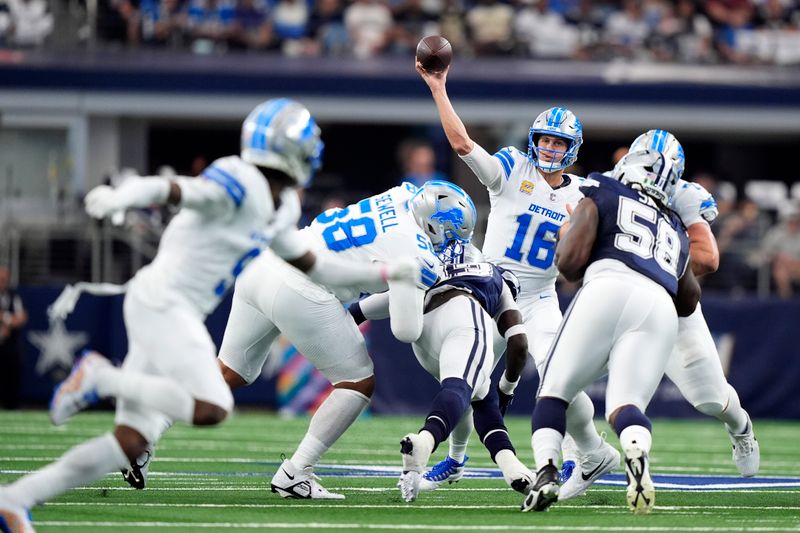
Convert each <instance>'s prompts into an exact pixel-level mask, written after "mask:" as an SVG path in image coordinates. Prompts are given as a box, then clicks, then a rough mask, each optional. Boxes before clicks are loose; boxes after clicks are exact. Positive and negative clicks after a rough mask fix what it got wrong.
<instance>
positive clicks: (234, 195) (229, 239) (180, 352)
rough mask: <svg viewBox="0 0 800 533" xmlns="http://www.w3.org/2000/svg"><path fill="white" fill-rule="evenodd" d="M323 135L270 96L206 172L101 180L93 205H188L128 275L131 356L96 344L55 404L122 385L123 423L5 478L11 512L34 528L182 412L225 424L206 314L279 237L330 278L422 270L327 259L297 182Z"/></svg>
mask: <svg viewBox="0 0 800 533" xmlns="http://www.w3.org/2000/svg"><path fill="white" fill-rule="evenodd" d="M319 135H320V132H319V128H318V127H317V125H316V122H315V121H314V119H313V118H312V117H311V115H310V113H309V112H308V110H306V109H305V108H304V107H303V106H302V105H300V104H298V103H296V102H293V101H291V100H287V99H279V100H270V101H268V102H265V103H264V104H262V105H260V106H258V107H257V108H256V109H255V110H254V111H253V112H252V113H251V114H250V116H248V118H247V119H246V120H245V122H244V125H243V132H242V155H241V157H238V156H231V157H227V158H223V159H219V160H217V161H215V162H214V163H213V164H212V165H211V166H210V167H209V168H207V169H206V170H205V171H204V172H203V173H202V175H201V176H199V177H197V178H184V177H178V178H175V179H164V178H159V177H150V178H139V177H131V178H129V179H127V180H126V181H125V182H123V183H122V184H121V185H120V186H119V187H117V188H116V189H114V188H111V187H108V186H104V185H101V186H99V187H96V188H95V189H93V190H92V191H90V192H89V194H88V195H87V196H86V211H87V212H88V213H89V215H91V216H92V217H95V218H104V217H107V216H112V215H115V214H117V213H122V212H124V211H125V210H126V209H129V208H137V207H148V206H151V205H154V204H172V205H176V206H179V207H180V208H181V211H180V212H179V214H178V215H176V217H175V218H174V219H173V220H172V222H171V223H170V224H169V226H168V228H167V230H166V231H165V233H164V236H163V239H162V241H161V243H160V246H159V250H158V253H157V255H156V258H155V259H154V260H153V262H152V263H151V264H150V265H148V266H147V267H145V268H143V269H142V270H141V271H139V273H137V275H136V276H135V277H134V278H133V280H132V281H131V282H130V283H129V285H128V291H127V294H126V296H125V301H124V319H125V326H126V330H127V334H128V355H127V357H126V358H125V362H124V364H123V366H122V368H115V367H114V366H112V365H111V363H110V362H109V361H108V360H107V359H105V358H104V357H103V356H101V355H100V354H97V353H95V352H90V353H88V354H86V355H84V356H83V357H82V358H81V359H80V361H79V362H77V363H76V365H75V367H74V368H73V371H72V373H71V374H70V376H69V377H68V378H67V379H66V380H65V381H64V382H63V383H62V384H61V385H60V386H59V387H58V388H57V389H56V391H55V393H54V396H53V400H52V402H51V405H50V417H51V420H52V421H53V423H54V424H56V425H60V424H63V423H64V422H65V421H66V420H67V419H69V418H70V417H71V416H73V415H74V414H76V413H77V412H78V411H80V410H81V409H83V408H85V407H86V406H88V405H90V404H91V403H93V402H95V401H97V400H98V399H99V398H103V397H115V398H116V399H117V414H116V427H115V430H114V432H113V433H106V434H105V435H103V436H101V437H98V438H95V439H92V440H90V441H88V442H86V443H84V444H82V445H80V446H77V447H75V448H73V449H72V450H70V451H69V452H67V453H66V454H65V455H64V456H63V457H62V458H61V459H59V460H58V461H57V462H55V463H53V464H52V465H50V466H48V467H47V468H45V469H42V470H39V471H36V472H33V473H31V474H29V475H27V476H25V477H23V478H21V479H18V480H17V481H15V482H14V483H12V484H11V485H9V486H5V487H2V488H0V517H2V518H3V519H4V520H5V521H6V523H18V524H22V525H23V526H24V527H23V530H27V529H32V527H30V522H29V521H28V518H27V516H26V515H27V512H26V510H27V509H29V508H30V507H31V506H33V505H35V504H37V503H42V502H45V501H47V500H50V499H51V498H52V497H54V496H56V495H58V494H60V493H62V492H64V491H65V490H67V489H69V488H72V487H76V486H83V485H88V484H90V483H91V482H93V481H95V480H97V479H99V478H101V477H103V476H105V475H106V474H107V473H109V472H112V471H114V470H118V469H122V468H123V467H126V466H128V464H129V461H134V460H136V459H137V458H139V457H140V456H141V455H142V454H143V453H144V452H145V450H146V449H147V447H148V445H150V444H152V443H154V442H155V441H156V440H157V439H158V437H159V436H160V435H161V432H162V431H163V430H164V429H165V427H166V426H168V425H169V424H170V423H172V421H181V422H185V423H188V424H194V425H214V424H217V423H219V422H221V421H222V420H224V419H225V417H226V416H227V414H228V413H229V412H230V411H231V409H232V408H233V396H232V394H231V391H230V389H229V387H228V385H227V384H226V382H225V380H224V379H223V376H222V373H221V372H220V368H219V366H218V363H217V361H216V357H215V355H216V349H215V346H214V343H213V342H212V340H211V337H210V335H209V334H208V331H207V330H206V329H205V325H204V324H203V321H204V320H205V318H206V315H207V314H208V313H209V312H211V311H212V310H213V309H214V308H215V307H216V305H217V303H218V302H219V300H220V299H221V298H222V296H223V295H224V294H225V292H226V289H228V288H229V287H230V286H231V285H232V284H233V280H234V278H236V277H237V276H238V275H239V274H240V273H241V272H242V270H243V269H244V267H245V265H246V264H247V263H248V262H249V261H250V260H251V259H253V258H254V257H255V256H257V255H258V254H259V252H260V251H261V249H262V248H263V247H265V246H268V245H270V244H271V245H273V246H274V249H275V252H276V253H278V254H280V255H282V256H283V257H286V258H287V260H290V261H292V263H293V264H295V265H296V266H297V267H298V268H301V269H303V270H305V271H307V272H308V274H309V275H310V276H311V277H313V278H314V279H318V280H326V281H328V282H333V281H334V278H336V279H338V278H337V276H334V278H331V276H330V275H329V274H328V273H329V272H330V271H340V270H349V271H350V273H351V274H352V276H351V277H353V278H354V280H355V279H358V280H361V278H366V279H368V280H373V279H383V278H385V277H390V278H391V277H392V276H396V275H397V274H398V273H399V274H401V275H400V276H399V277H401V278H402V279H407V280H409V281H410V280H411V279H412V278H413V277H414V276H413V274H414V272H413V271H411V270H409V269H408V268H406V267H405V266H399V267H397V268H394V269H389V268H388V267H382V266H372V265H369V266H366V267H361V268H360V269H359V268H355V269H350V268H349V266H348V265H346V264H341V263H338V262H336V261H334V263H336V264H333V263H331V261H330V260H329V259H324V258H320V260H317V258H316V257H315V256H314V254H313V252H311V251H310V250H309V249H308V247H307V246H303V245H302V240H301V239H299V238H297V234H298V230H297V228H296V223H297V219H298V217H299V214H300V211H299V200H298V197H297V193H296V192H295V191H294V187H295V186H297V185H304V184H306V183H307V182H308V181H309V179H310V178H311V176H312V174H313V172H314V171H315V170H316V168H317V167H318V166H319V161H320V156H321V152H322V141H321V140H320V138H319ZM343 267H344V268H343ZM390 270H391V272H390ZM320 272H321V273H322V274H321V275H320ZM407 273H408V274H409V275H406V274H407ZM356 274H357V275H356ZM344 277H347V276H344ZM349 281H353V280H349Z"/></svg>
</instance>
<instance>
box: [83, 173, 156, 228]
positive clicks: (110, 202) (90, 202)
mask: <svg viewBox="0 0 800 533" xmlns="http://www.w3.org/2000/svg"><path fill="white" fill-rule="evenodd" d="M169 190H170V182H169V180H165V179H163V178H128V179H126V180H125V181H124V182H122V184H121V185H120V186H119V187H117V188H116V189H112V188H111V187H109V186H108V185H100V186H98V187H95V188H94V189H92V190H91V191H89V194H87V195H86V199H85V200H84V202H85V204H86V212H87V213H88V214H89V216H92V217H94V218H105V217H107V216H110V215H114V214H115V213H118V212H120V211H124V210H126V209H128V208H131V207H149V206H151V205H153V204H163V203H164V202H166V200H167V197H168V196H169Z"/></svg>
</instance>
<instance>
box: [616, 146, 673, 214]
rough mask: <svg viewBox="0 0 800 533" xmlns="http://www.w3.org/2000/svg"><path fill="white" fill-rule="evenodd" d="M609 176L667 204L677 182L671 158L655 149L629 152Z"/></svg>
mask: <svg viewBox="0 0 800 533" xmlns="http://www.w3.org/2000/svg"><path fill="white" fill-rule="evenodd" d="M611 176H612V177H613V178H614V179H617V180H619V181H621V182H622V183H625V184H629V185H633V186H634V188H636V189H640V190H641V191H642V192H644V193H645V194H648V195H649V196H652V197H653V198H655V199H657V200H659V201H660V202H661V203H662V204H664V205H669V201H670V200H671V199H672V195H673V194H674V193H675V184H676V183H678V175H677V174H676V173H675V169H674V168H673V166H672V160H670V159H668V158H667V157H665V156H664V154H663V153H661V152H658V151H656V150H639V151H638V152H629V153H628V154H627V155H626V156H625V157H623V158H622V159H620V160H619V162H618V163H617V165H616V166H615V167H614V170H613V171H612V173H611Z"/></svg>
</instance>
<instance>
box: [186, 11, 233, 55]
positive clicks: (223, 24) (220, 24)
mask: <svg viewBox="0 0 800 533" xmlns="http://www.w3.org/2000/svg"><path fill="white" fill-rule="evenodd" d="M186 28H187V31H188V34H189V38H190V40H191V47H192V51H193V52H194V53H196V54H208V53H211V52H213V51H215V50H216V51H224V50H225V49H227V45H228V41H229V40H230V39H232V38H233V37H234V36H235V33H236V4H235V3H234V2H233V0H190V2H189V6H188V8H187V11H186Z"/></svg>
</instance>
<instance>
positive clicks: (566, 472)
mask: <svg viewBox="0 0 800 533" xmlns="http://www.w3.org/2000/svg"><path fill="white" fill-rule="evenodd" d="M573 470H575V461H564V463H563V464H562V465H561V473H560V474H559V475H558V482H559V483H560V484H561V485H563V484H564V483H566V482H567V480H568V479H569V478H571V477H572V472H573Z"/></svg>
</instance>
